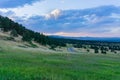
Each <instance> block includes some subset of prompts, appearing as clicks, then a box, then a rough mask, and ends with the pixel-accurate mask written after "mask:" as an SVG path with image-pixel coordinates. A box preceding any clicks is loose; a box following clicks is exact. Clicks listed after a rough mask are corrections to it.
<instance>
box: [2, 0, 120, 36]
mask: <svg viewBox="0 0 120 80" xmlns="http://www.w3.org/2000/svg"><path fill="white" fill-rule="evenodd" d="M119 5H120V0H104V1H103V0H1V1H0V14H1V15H3V16H7V17H9V18H10V19H12V20H14V21H16V22H18V23H20V24H23V25H24V26H26V28H28V29H31V30H34V31H37V32H42V33H44V34H47V35H62V36H92V37H120V35H119V34H120V6H119Z"/></svg>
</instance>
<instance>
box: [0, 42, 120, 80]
mask: <svg viewBox="0 0 120 80" xmlns="http://www.w3.org/2000/svg"><path fill="white" fill-rule="evenodd" d="M3 45H4V42H1V44H0V46H1V49H0V80H120V55H119V54H106V55H102V54H92V53H91V54H90V53H89V54H88V53H86V54H85V53H81V54H70V53H59V54H58V53H57V54H56V53H52V52H50V53H49V52H42V51H33V50H24V49H18V48H13V47H10V46H11V45H10V44H9V45H10V46H9V45H6V46H3Z"/></svg>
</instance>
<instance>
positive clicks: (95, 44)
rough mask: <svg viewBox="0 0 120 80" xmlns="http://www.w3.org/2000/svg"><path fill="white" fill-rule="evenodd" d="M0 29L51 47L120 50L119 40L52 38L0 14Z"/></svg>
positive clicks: (104, 51)
mask: <svg viewBox="0 0 120 80" xmlns="http://www.w3.org/2000/svg"><path fill="white" fill-rule="evenodd" d="M0 29H1V31H3V32H9V31H10V32H11V33H10V34H11V35H12V36H13V38H14V37H18V36H19V35H20V36H22V40H23V41H26V42H31V41H35V42H37V43H39V44H41V45H49V46H50V47H51V48H52V49H54V48H55V47H58V46H59V47H66V44H72V45H73V47H75V48H86V49H87V51H89V49H94V50H95V53H99V50H101V52H102V53H104V54H106V52H107V51H109V50H111V52H115V53H116V50H117V51H119V50H120V43H119V42H103V41H87V40H72V39H64V38H53V37H49V36H46V35H44V34H42V33H39V32H34V31H32V30H29V29H27V28H25V27H24V26H23V25H21V24H18V23H17V22H14V21H12V20H11V19H9V18H8V17H3V16H0Z"/></svg>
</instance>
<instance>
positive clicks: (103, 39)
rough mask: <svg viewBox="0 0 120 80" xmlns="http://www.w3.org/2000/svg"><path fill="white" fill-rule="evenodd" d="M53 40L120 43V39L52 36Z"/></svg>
mask: <svg viewBox="0 0 120 80" xmlns="http://www.w3.org/2000/svg"><path fill="white" fill-rule="evenodd" d="M50 37H52V38H64V39H74V40H93V41H107V42H120V37H66V36H57V35H51V36H50Z"/></svg>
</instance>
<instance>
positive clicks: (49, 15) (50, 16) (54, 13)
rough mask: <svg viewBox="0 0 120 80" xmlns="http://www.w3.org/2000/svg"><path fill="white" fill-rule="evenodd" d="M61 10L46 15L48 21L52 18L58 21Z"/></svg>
mask: <svg viewBox="0 0 120 80" xmlns="http://www.w3.org/2000/svg"><path fill="white" fill-rule="evenodd" d="M61 12H62V11H61V10H59V9H55V10H53V11H52V12H50V13H49V14H46V15H45V18H46V19H50V18H55V19H57V18H58V17H59V16H60V15H61Z"/></svg>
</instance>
